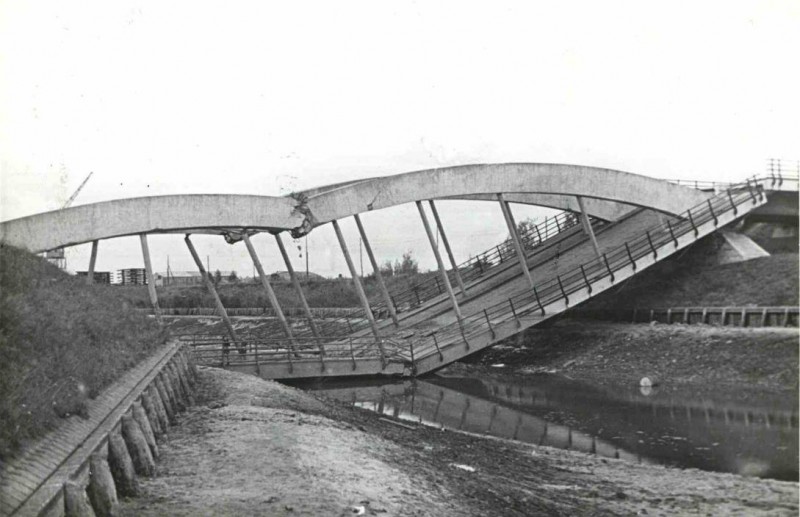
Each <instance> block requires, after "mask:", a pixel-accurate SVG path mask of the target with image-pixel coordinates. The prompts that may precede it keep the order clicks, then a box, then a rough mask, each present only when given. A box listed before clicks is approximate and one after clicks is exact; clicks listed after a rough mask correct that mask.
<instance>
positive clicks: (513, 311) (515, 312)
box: [508, 298, 522, 327]
mask: <svg viewBox="0 0 800 517" xmlns="http://www.w3.org/2000/svg"><path fill="white" fill-rule="evenodd" d="M508 304H509V305H510V306H511V314H513V315H514V319H515V320H516V322H517V327H521V326H522V322H521V321H519V318H518V317H517V309H515V308H514V300H512V299H511V298H509V299H508Z"/></svg>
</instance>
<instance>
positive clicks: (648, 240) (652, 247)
mask: <svg viewBox="0 0 800 517" xmlns="http://www.w3.org/2000/svg"><path fill="white" fill-rule="evenodd" d="M645 234H647V242H649V243H650V249H651V250H653V259H655V260H658V252H657V251H656V247H655V246H653V239H652V238H651V237H650V230H645ZM626 244H627V242H626Z"/></svg>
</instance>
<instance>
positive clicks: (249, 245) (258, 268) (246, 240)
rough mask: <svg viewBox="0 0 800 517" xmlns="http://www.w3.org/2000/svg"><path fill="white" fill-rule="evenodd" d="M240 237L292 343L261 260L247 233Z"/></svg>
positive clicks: (287, 324)
mask: <svg viewBox="0 0 800 517" xmlns="http://www.w3.org/2000/svg"><path fill="white" fill-rule="evenodd" d="M242 239H243V240H244V245H245V246H246V247H247V252H248V253H250V258H251V259H253V265H254V266H255V267H256V271H257V272H258V278H259V279H260V280H261V285H262V286H263V287H264V290H265V291H266V292H267V299H268V300H269V304H270V305H271V306H272V310H273V311H275V316H276V317H277V318H278V321H280V323H281V327H283V333H284V334H286V337H287V338H289V341H291V342H292V343H294V335H292V328H291V327H290V326H289V322H288V321H286V316H284V314H283V310H282V309H281V305H280V303H278V298H277V297H276V296H275V291H273V290H272V286H271V285H270V283H269V279H268V278H267V275H266V274H265V273H264V268H263V267H262V266H261V261H260V260H259V259H258V254H257V253H256V249H255V248H254V247H253V243H252V242H250V236H249V235H247V233H243V234H242ZM320 353H321V354H322V355H325V351H324V350H323V349H322V344H321V343H320Z"/></svg>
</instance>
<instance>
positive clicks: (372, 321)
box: [331, 220, 386, 362]
mask: <svg viewBox="0 0 800 517" xmlns="http://www.w3.org/2000/svg"><path fill="white" fill-rule="evenodd" d="M331 223H333V230H334V231H335V232H336V238H337V239H339V246H340V247H341V248H342V253H343V254H344V260H345V262H347V268H348V269H349V270H350V276H352V277H353V283H354V284H355V286H356V293H358V298H359V299H360V300H361V306H362V307H363V308H364V312H365V313H366V316H367V321H369V326H370V328H371V329H372V333H373V334H374V335H375V339H376V340H377V342H378V348H379V349H380V352H381V360H382V361H384V362H385V358H386V357H385V353H384V350H383V343H382V342H381V335H380V333H379V332H378V325H377V324H376V323H375V317H374V316H373V315H372V309H370V307H369V300H367V295H366V293H365V292H364V286H363V285H361V279H360V278H359V277H358V273H357V272H356V266H355V265H354V264H353V259H352V258H350V252H349V251H348V250H347V243H346V242H345V241H344V235H342V229H341V228H339V222H338V221H336V220H333V221H331Z"/></svg>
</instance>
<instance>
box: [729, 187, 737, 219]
mask: <svg viewBox="0 0 800 517" xmlns="http://www.w3.org/2000/svg"><path fill="white" fill-rule="evenodd" d="M728 199H729V200H730V202H731V208H733V215H738V214H739V210H738V209H737V208H736V203H734V202H733V194H732V193H731V189H728Z"/></svg>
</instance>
